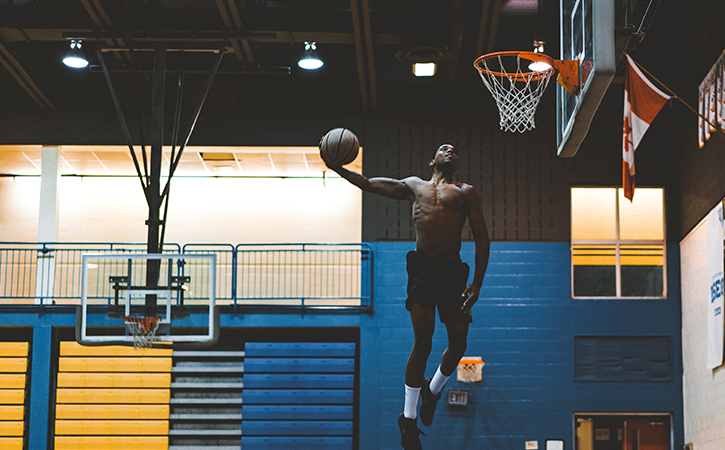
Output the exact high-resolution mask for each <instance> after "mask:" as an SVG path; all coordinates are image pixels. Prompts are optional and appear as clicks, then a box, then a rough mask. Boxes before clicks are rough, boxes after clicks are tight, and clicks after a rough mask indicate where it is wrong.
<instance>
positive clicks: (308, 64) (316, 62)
mask: <svg viewBox="0 0 725 450" xmlns="http://www.w3.org/2000/svg"><path fill="white" fill-rule="evenodd" d="M324 64H325V63H323V62H322V60H321V59H320V58H319V57H318V56H317V44H316V43H315V42H305V54H304V55H303V56H302V59H300V60H299V61H298V62H297V65H298V66H300V67H301V68H303V69H305V70H315V69H319V68H320V67H322V66H323V65H324Z"/></svg>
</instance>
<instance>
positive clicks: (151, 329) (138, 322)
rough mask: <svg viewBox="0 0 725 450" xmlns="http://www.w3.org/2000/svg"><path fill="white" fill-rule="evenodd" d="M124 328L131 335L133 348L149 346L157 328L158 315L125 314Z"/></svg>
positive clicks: (159, 318)
mask: <svg viewBox="0 0 725 450" xmlns="http://www.w3.org/2000/svg"><path fill="white" fill-rule="evenodd" d="M125 319H126V328H127V329H128V331H129V333H131V335H132V336H133V347H134V348H135V349H144V348H151V347H152V344H153V342H154V337H155V336H156V330H157V329H158V328H159V322H160V321H161V317H160V316H155V317H145V316H126V318H125Z"/></svg>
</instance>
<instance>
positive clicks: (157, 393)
mask: <svg viewBox="0 0 725 450" xmlns="http://www.w3.org/2000/svg"><path fill="white" fill-rule="evenodd" d="M170 397H171V390H170V389H66V388H59V389H58V390H57V391H56V402H57V403H169V399H170Z"/></svg>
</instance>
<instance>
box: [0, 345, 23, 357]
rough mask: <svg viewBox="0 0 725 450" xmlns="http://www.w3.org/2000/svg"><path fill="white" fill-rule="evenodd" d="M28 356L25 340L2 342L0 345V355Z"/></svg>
mask: <svg viewBox="0 0 725 450" xmlns="http://www.w3.org/2000/svg"><path fill="white" fill-rule="evenodd" d="M18 356H22V357H26V356H28V343H27V342H3V343H2V345H1V346H0V357H18Z"/></svg>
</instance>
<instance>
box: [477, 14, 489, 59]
mask: <svg viewBox="0 0 725 450" xmlns="http://www.w3.org/2000/svg"><path fill="white" fill-rule="evenodd" d="M490 11H491V0H483V5H481V23H480V25H479V27H478V39H476V58H478V57H479V56H481V55H482V54H483V49H484V48H486V47H485V46H486V36H487V34H488V14H489V12H490Z"/></svg>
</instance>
